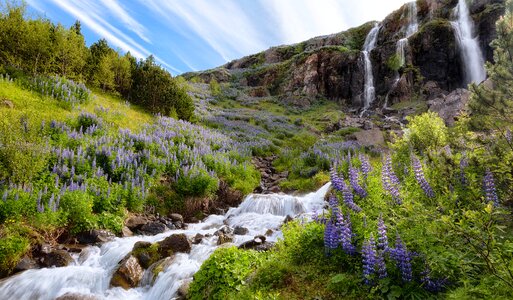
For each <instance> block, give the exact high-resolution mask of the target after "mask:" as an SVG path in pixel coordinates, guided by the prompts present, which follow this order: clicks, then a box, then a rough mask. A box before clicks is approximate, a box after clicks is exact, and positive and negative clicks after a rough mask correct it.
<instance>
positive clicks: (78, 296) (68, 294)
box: [55, 292, 98, 300]
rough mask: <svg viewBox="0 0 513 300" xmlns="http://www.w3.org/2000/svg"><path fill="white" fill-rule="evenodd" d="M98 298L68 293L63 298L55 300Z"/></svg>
mask: <svg viewBox="0 0 513 300" xmlns="http://www.w3.org/2000/svg"><path fill="white" fill-rule="evenodd" d="M96 299H98V298H96V297H95V296H93V295H84V294H79V293H69V292H68V293H66V294H64V295H62V296H59V297H57V298H55V300H96Z"/></svg>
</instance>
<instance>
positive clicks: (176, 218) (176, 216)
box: [169, 213, 183, 223]
mask: <svg viewBox="0 0 513 300" xmlns="http://www.w3.org/2000/svg"><path fill="white" fill-rule="evenodd" d="M169 218H170V219H171V220H172V221H173V222H182V223H183V216H182V215H180V214H174V213H173V214H169Z"/></svg>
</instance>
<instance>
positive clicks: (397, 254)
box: [389, 234, 413, 282]
mask: <svg viewBox="0 0 513 300" xmlns="http://www.w3.org/2000/svg"><path fill="white" fill-rule="evenodd" d="M389 252H390V257H391V258H392V259H393V260H395V262H396V266H397V268H398V269H399V271H400V272H401V277H402V279H403V281H405V282H410V281H411V280H412V277H413V275H412V269H411V252H410V251H408V249H406V246H405V245H404V244H403V241H402V240H401V237H400V236H399V234H397V237H396V241H395V248H394V249H391V250H390V251H389Z"/></svg>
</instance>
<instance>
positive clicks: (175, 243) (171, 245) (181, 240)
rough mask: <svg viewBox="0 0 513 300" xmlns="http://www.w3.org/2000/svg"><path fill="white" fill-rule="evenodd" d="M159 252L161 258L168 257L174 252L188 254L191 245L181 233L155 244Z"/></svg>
mask: <svg viewBox="0 0 513 300" xmlns="http://www.w3.org/2000/svg"><path fill="white" fill-rule="evenodd" d="M157 244H158V245H159V252H160V254H161V255H162V256H164V257H165V256H169V255H172V254H173V253H175V252H183V253H189V252H191V247H192V243H191V241H189V239H188V238H187V236H186V235H185V234H183V233H181V234H173V235H171V236H168V237H167V238H165V239H164V240H163V241H160V242H158V243H157Z"/></svg>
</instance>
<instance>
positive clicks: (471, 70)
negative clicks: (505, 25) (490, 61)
mask: <svg viewBox="0 0 513 300" xmlns="http://www.w3.org/2000/svg"><path fill="white" fill-rule="evenodd" d="M454 13H455V15H456V16H457V20H456V21H453V22H451V24H452V27H453V29H454V34H455V37H456V40H457V42H458V46H459V49H460V56H461V59H462V63H463V71H464V75H465V84H469V83H471V82H474V83H480V82H482V81H483V80H485V79H486V70H485V68H484V58H483V54H482V52H481V48H479V41H478V37H477V35H476V34H475V33H474V24H473V21H472V19H471V18H470V12H469V9H468V6H467V2H466V1H465V0H459V1H458V5H457V6H456V8H455V9H454Z"/></svg>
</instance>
